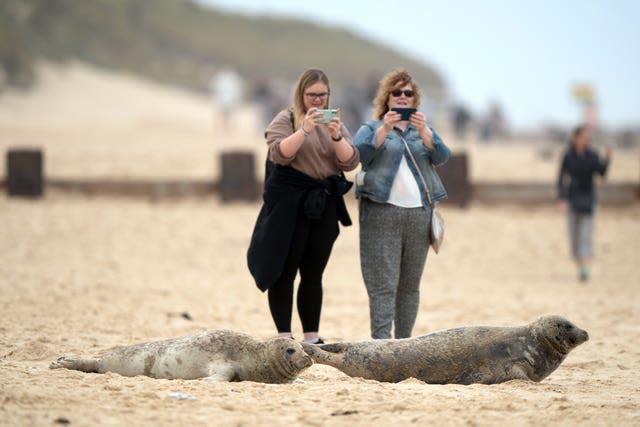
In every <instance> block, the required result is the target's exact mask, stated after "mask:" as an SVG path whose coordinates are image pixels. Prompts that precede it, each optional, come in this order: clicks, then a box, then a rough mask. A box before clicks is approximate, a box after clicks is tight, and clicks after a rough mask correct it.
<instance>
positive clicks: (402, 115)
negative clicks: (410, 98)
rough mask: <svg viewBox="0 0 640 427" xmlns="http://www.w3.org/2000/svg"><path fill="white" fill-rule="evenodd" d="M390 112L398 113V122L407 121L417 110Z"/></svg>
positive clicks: (402, 109)
mask: <svg viewBox="0 0 640 427" xmlns="http://www.w3.org/2000/svg"><path fill="white" fill-rule="evenodd" d="M391 111H395V112H398V113H400V120H409V119H410V118H411V115H412V114H413V113H415V112H416V111H418V110H417V109H415V108H392V109H391Z"/></svg>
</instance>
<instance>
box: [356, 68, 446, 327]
mask: <svg viewBox="0 0 640 427" xmlns="http://www.w3.org/2000/svg"><path fill="white" fill-rule="evenodd" d="M373 104H374V117H375V118H376V119H377V120H373V121H370V122H367V123H365V124H364V125H363V126H362V127H361V128H360V129H359V130H358V132H357V134H356V136H355V139H354V144H355V146H356V147H357V148H358V150H359V152H360V162H361V164H362V171H363V172H361V173H359V174H358V179H357V181H358V182H356V184H357V185H356V196H357V197H358V198H359V199H360V203H359V209H360V266H361V269H362V276H363V278H364V282H365V286H366V288H367V293H368V295H369V309H370V316H371V336H372V338H374V339H387V338H391V327H392V325H393V326H394V336H395V338H406V337H410V336H411V332H412V330H413V326H414V324H415V320H416V317H417V314H418V307H419V304H420V279H421V277H422V272H423V270H424V265H425V262H426V259H427V252H428V250H429V238H428V236H429V228H430V226H431V224H430V221H431V210H432V207H431V205H430V204H429V200H428V198H427V194H426V191H425V189H424V185H423V184H422V179H421V178H420V175H419V174H418V171H417V170H416V168H415V166H414V163H413V161H412V160H411V157H410V156H409V155H408V153H406V148H405V144H404V142H403V141H402V138H404V140H405V141H406V142H407V144H408V145H409V147H410V149H411V153H412V154H413V157H414V158H415V160H416V162H417V163H418V167H419V168H420V172H421V173H422V176H423V177H424V179H425V181H426V183H427V185H428V186H429V191H430V192H431V197H432V200H433V202H436V201H439V200H443V199H446V197H447V193H446V191H445V189H444V186H443V185H442V181H441V180H440V177H439V176H438V174H437V173H436V171H435V169H434V166H438V165H441V164H443V163H445V162H446V161H447V160H448V159H449V157H450V156H451V150H449V148H448V147H447V146H446V145H445V144H444V142H443V141H442V139H441V138H440V136H439V135H438V134H437V133H436V132H435V131H434V130H433V129H432V128H430V127H429V126H427V119H426V117H425V115H424V114H423V113H421V112H420V111H417V110H416V111H415V112H413V113H412V114H411V115H410V117H408V118H407V119H405V117H403V116H402V115H401V114H400V113H398V112H396V111H393V109H395V108H416V109H417V108H418V107H419V106H420V91H419V88H418V85H417V84H416V83H415V82H414V81H413V79H412V78H411V76H410V75H409V73H407V72H406V71H405V70H394V71H391V72H390V73H388V74H387V75H386V76H385V77H384V78H383V79H382V80H381V82H380V86H379V88H378V94H377V96H376V98H375V100H374V101H373Z"/></svg>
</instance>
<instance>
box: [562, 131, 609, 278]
mask: <svg viewBox="0 0 640 427" xmlns="http://www.w3.org/2000/svg"><path fill="white" fill-rule="evenodd" d="M591 136H592V132H591V129H590V128H589V127H588V126H587V125H581V126H578V127H576V128H575V130H574V131H573V134H572V138H571V143H570V145H569V148H568V149H567V151H566V153H565V154H564V157H563V159H562V166H561V167H560V173H559V176H558V197H559V199H560V205H561V208H562V209H563V210H564V211H566V213H567V224H568V226H569V243H570V245H571V254H572V256H573V258H574V260H575V261H576V263H577V265H578V269H579V278H580V280H581V281H583V282H586V281H587V280H589V262H590V261H591V259H592V258H593V223H594V218H595V212H596V205H597V199H596V191H595V186H594V180H593V177H594V175H595V174H599V175H600V176H604V175H605V174H606V173H607V167H608V166H609V160H610V159H611V151H612V150H611V147H608V148H607V150H606V152H605V155H604V158H603V159H600V156H599V155H598V153H597V152H596V151H595V150H594V149H593V148H591Z"/></svg>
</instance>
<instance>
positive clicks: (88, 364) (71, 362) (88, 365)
mask: <svg viewBox="0 0 640 427" xmlns="http://www.w3.org/2000/svg"><path fill="white" fill-rule="evenodd" d="M59 368H65V369H75V370H76V371H82V372H99V370H98V359H96V358H95V357H82V356H63V357H61V358H59V359H58V360H56V361H55V362H51V364H50V365H49V369H59Z"/></svg>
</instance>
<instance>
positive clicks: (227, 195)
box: [219, 151, 259, 202]
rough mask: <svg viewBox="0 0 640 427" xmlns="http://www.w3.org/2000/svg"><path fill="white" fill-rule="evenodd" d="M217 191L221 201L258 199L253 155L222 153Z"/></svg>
mask: <svg viewBox="0 0 640 427" xmlns="http://www.w3.org/2000/svg"><path fill="white" fill-rule="evenodd" d="M220 161H221V164H222V167H221V171H222V173H221V176H220V181H219V191H220V197H221V198H222V201H224V202H228V201H232V200H245V201H254V200H256V199H257V198H258V195H259V192H258V183H257V179H256V169H255V155H254V154H253V153H251V152H246V151H234V152H228V153H222V154H221V156H220Z"/></svg>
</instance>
